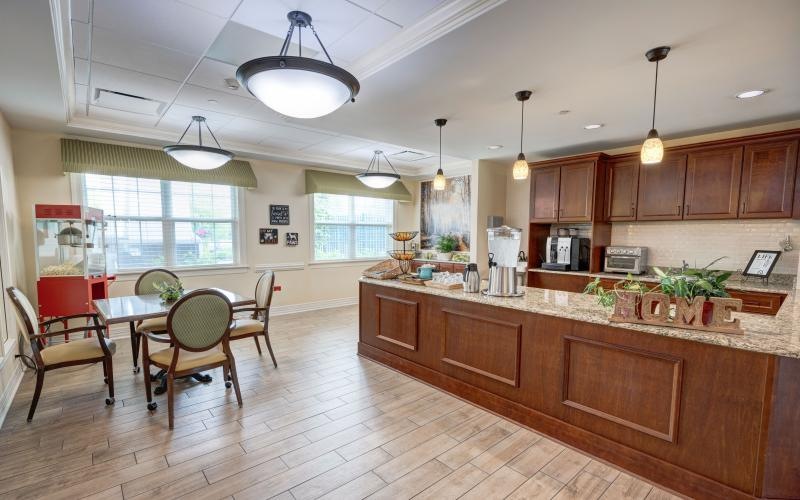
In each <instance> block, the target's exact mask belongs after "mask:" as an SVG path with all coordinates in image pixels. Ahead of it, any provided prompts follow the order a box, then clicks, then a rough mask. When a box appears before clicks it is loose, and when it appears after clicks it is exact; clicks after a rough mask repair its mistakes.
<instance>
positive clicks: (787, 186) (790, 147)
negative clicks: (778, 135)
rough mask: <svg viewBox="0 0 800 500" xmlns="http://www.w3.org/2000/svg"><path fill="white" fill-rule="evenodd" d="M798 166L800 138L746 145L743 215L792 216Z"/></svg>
mask: <svg viewBox="0 0 800 500" xmlns="http://www.w3.org/2000/svg"><path fill="white" fill-rule="evenodd" d="M796 166H797V140H790V141H775V142H764V143H761V144H752V145H748V146H745V148H744V164H743V166H742V190H741V196H740V197H739V198H740V207H739V218H742V219H765V218H783V217H791V216H792V193H793V191H794V176H795V167H796Z"/></svg>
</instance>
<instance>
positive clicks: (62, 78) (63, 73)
mask: <svg viewBox="0 0 800 500" xmlns="http://www.w3.org/2000/svg"><path fill="white" fill-rule="evenodd" d="M50 22H51V23H52V26H53V38H54V40H55V44H56V62H57V63H58V77H59V83H60V85H61V98H62V100H63V102H64V120H65V122H67V123H68V122H69V120H70V116H71V115H72V113H71V110H72V103H73V102H75V65H74V63H73V62H72V43H71V38H72V29H71V28H72V25H71V24H70V19H69V0H50ZM65 26H66V27H67V28H69V29H64V27H65Z"/></svg>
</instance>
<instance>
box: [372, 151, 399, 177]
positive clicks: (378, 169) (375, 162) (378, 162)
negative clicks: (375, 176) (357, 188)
mask: <svg viewBox="0 0 800 500" xmlns="http://www.w3.org/2000/svg"><path fill="white" fill-rule="evenodd" d="M381 155H383V159H384V160H386V163H388V164H389V167H391V169H392V171H393V172H394V173H395V174H397V175H400V174H398V173H397V169H395V168H394V165H392V162H390V161H389V158H388V157H387V156H386V153H384V152H383V151H381V152H380V153H377V152H376V153H375V154H374V155H373V156H372V160H370V162H369V166H368V167H367V172H369V171H371V170H372V167H373V165H374V166H375V172H376V173H381Z"/></svg>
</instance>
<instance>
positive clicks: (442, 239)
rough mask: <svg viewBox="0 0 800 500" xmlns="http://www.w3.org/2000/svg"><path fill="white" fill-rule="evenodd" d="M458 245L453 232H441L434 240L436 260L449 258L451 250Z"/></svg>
mask: <svg viewBox="0 0 800 500" xmlns="http://www.w3.org/2000/svg"><path fill="white" fill-rule="evenodd" d="M457 247H458V239H457V238H456V237H455V235H453V234H443V235H441V236H439V240H438V241H437V242H436V251H437V252H438V253H437V254H436V259H437V260H450V259H451V258H452V257H453V250H455V249H456V248H457Z"/></svg>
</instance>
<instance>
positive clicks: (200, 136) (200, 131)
mask: <svg viewBox="0 0 800 500" xmlns="http://www.w3.org/2000/svg"><path fill="white" fill-rule="evenodd" d="M194 122H197V141H198V142H199V145H200V146H202V145H203V129H202V127H201V125H200V122H203V123H205V124H206V129H207V130H208V133H209V134H211V138H212V139H214V142H215V143H217V148H219V149H222V146H220V144H219V141H218V140H217V137H216V136H215V135H214V132H212V131H211V127H209V126H208V122H206V121H205V120H195V119H194V118H192V121H190V122H189V125H187V126H186V128H185V129H184V131H183V133H182V134H181V138H180V139H178V142H177V144H180V143H181V141H183V138H184V137H186V132H188V131H189V128H191V126H192V123H194Z"/></svg>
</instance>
